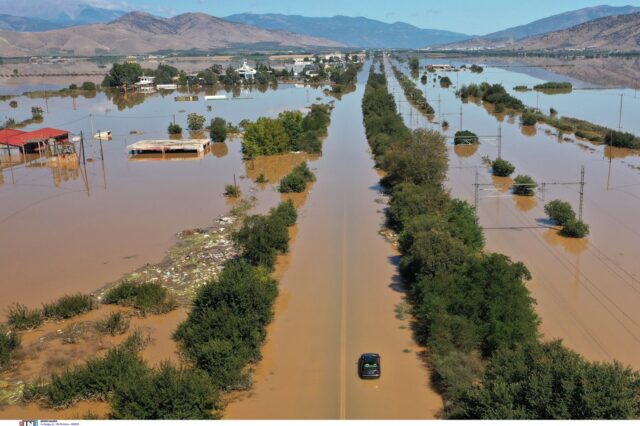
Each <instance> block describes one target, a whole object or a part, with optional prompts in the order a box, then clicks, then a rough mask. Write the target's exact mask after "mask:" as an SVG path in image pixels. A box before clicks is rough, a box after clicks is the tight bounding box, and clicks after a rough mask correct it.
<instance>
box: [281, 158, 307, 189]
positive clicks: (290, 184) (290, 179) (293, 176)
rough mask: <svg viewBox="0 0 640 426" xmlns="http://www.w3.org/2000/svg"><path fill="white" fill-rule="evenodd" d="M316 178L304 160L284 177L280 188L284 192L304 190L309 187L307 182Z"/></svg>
mask: <svg viewBox="0 0 640 426" xmlns="http://www.w3.org/2000/svg"><path fill="white" fill-rule="evenodd" d="M314 180H316V176H315V175H314V174H313V172H312V171H311V170H309V166H307V163H306V162H304V163H302V164H300V165H299V166H296V168H294V169H293V170H292V171H291V173H289V174H288V175H286V176H285V177H283V178H282V180H281V181H280V187H279V188H278V189H279V191H280V192H282V193H288V192H302V191H304V190H305V188H306V187H307V183H309V182H313V181H314Z"/></svg>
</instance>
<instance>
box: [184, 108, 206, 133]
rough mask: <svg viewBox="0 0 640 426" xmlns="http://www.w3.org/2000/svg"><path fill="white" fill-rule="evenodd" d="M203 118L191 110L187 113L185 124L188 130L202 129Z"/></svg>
mask: <svg viewBox="0 0 640 426" xmlns="http://www.w3.org/2000/svg"><path fill="white" fill-rule="evenodd" d="M205 120H206V119H205V118H204V117H203V116H202V115H200V114H196V113H195V112H192V113H190V114H188V115H187V124H188V125H189V130H202V128H203V127H204V122H205Z"/></svg>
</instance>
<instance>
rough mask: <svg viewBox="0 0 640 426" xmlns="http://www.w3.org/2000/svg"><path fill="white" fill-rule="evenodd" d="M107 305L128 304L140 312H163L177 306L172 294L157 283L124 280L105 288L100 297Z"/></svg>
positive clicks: (144, 313) (143, 313)
mask: <svg viewBox="0 0 640 426" xmlns="http://www.w3.org/2000/svg"><path fill="white" fill-rule="evenodd" d="M102 303H105V304H107V305H120V306H130V307H133V308H134V309H136V310H137V311H138V312H139V313H140V314H142V315H146V314H164V313H167V312H169V311H172V310H173V309H175V308H176V307H177V302H176V300H175V298H174V296H173V295H172V294H171V293H170V292H169V291H168V290H167V289H166V288H164V287H162V285H160V284H158V283H151V282H142V283H138V282H135V281H129V280H125V281H122V282H120V283H119V284H117V285H116V286H115V287H112V288H111V289H109V290H107V292H106V293H105V294H104V296H103V298H102Z"/></svg>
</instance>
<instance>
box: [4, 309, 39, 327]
mask: <svg viewBox="0 0 640 426" xmlns="http://www.w3.org/2000/svg"><path fill="white" fill-rule="evenodd" d="M43 322H44V316H43V315H42V311H41V310H40V309H29V308H27V307H26V306H25V305H22V304H20V303H16V304H14V305H11V306H10V307H9V309H8V314H7V325H8V326H9V327H11V328H12V329H14V330H31V329H33V328H37V327H39V326H40V325H41V324H42V323H43Z"/></svg>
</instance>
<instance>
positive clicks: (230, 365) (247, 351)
mask: <svg viewBox="0 0 640 426" xmlns="http://www.w3.org/2000/svg"><path fill="white" fill-rule="evenodd" d="M296 220H297V213H296V210H295V208H294V207H293V204H292V203H291V202H290V201H288V202H283V203H281V204H280V205H279V206H278V207H277V208H276V209H272V210H271V212H270V214H268V215H255V216H249V217H248V218H247V219H246V220H245V221H244V223H243V226H242V228H241V229H239V230H238V231H237V233H236V234H235V235H234V237H233V240H234V242H235V244H236V245H237V246H238V248H239V250H240V257H239V258H238V259H234V260H230V261H228V262H227V263H225V265H224V269H223V271H222V273H221V274H220V277H219V278H218V279H217V280H216V281H215V282H210V283H207V284H206V285H205V286H204V287H202V288H201V289H200V291H199V292H198V294H197V295H196V297H195V299H194V301H193V307H192V309H191V311H190V313H189V317H188V318H187V320H186V321H184V322H183V323H182V324H180V326H179V327H178V329H177V330H176V332H175V339H176V340H177V342H178V343H179V345H180V347H181V351H182V353H183V354H184V355H185V357H186V358H187V359H188V360H190V361H191V362H192V363H193V365H194V366H195V367H196V368H198V369H200V370H202V371H205V372H206V373H207V374H208V377H209V379H210V380H212V381H213V382H214V383H215V384H216V386H217V387H218V388H219V389H222V390H231V389H237V388H244V387H246V386H247V385H248V376H247V372H246V369H245V366H246V365H247V364H248V363H251V362H256V361H258V360H259V359H260V356H261V355H260V347H261V345H262V343H263V341H264V338H265V336H266V329H265V327H266V326H267V324H268V323H269V322H270V321H271V319H272V316H273V302H274V301H275V298H276V296H277V294H278V288H277V283H276V281H275V279H273V278H272V277H271V275H270V272H271V271H272V270H273V268H274V267H275V262H276V256H277V254H278V253H284V252H286V251H287V250H288V247H289V234H288V227H289V226H292V225H293V224H294V223H295V222H296Z"/></svg>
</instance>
